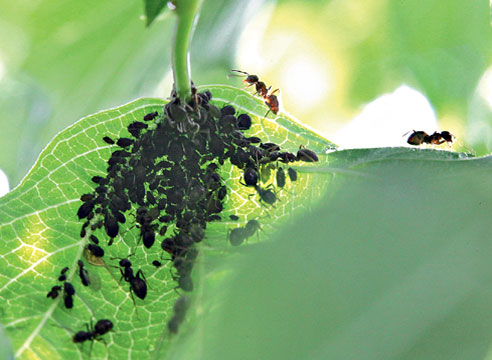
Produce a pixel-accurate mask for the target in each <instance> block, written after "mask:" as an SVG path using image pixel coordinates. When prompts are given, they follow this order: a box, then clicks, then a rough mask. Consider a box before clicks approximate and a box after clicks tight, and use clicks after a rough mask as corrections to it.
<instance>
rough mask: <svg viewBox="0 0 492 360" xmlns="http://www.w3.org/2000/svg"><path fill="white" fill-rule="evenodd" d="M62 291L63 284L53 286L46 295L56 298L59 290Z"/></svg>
mask: <svg viewBox="0 0 492 360" xmlns="http://www.w3.org/2000/svg"><path fill="white" fill-rule="evenodd" d="M60 291H61V286H53V287H52V288H51V290H50V291H49V292H48V294H46V297H48V298H52V299H56V298H57V297H58V294H59V292H60Z"/></svg>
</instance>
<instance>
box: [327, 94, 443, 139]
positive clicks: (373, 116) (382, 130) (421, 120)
mask: <svg viewBox="0 0 492 360" xmlns="http://www.w3.org/2000/svg"><path fill="white" fill-rule="evenodd" d="M412 130H423V131H425V132H427V133H429V134H430V133H432V132H434V131H437V130H438V127H437V120H436V115H435V113H434V110H433V109H432V106H431V104H430V103H429V101H428V100H427V98H426V97H425V96H424V95H423V94H422V93H420V92H419V91H417V90H415V89H412V88H411V87H409V86H407V85H402V86H400V87H399V88H398V89H396V90H395V91H394V92H392V93H390V94H384V95H381V96H380V97H378V98H377V99H375V100H374V101H372V102H370V103H369V104H367V105H366V106H365V107H364V109H363V110H362V112H361V113H360V115H358V116H356V117H355V118H354V119H353V120H352V121H351V122H350V123H348V124H347V125H346V126H345V127H343V128H342V129H341V130H340V131H338V132H337V133H334V134H331V139H332V140H333V141H334V142H335V143H336V144H338V145H340V146H341V147H342V148H361V147H380V146H403V145H407V144H406V139H407V137H408V136H409V135H405V136H403V135H404V134H405V133H407V132H409V131H412Z"/></svg>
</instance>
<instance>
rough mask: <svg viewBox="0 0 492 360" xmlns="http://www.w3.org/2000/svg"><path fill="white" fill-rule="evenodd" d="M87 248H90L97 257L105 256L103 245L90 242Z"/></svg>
mask: <svg viewBox="0 0 492 360" xmlns="http://www.w3.org/2000/svg"><path fill="white" fill-rule="evenodd" d="M87 249H89V251H90V252H91V254H92V255H94V256H95V257H98V258H101V257H103V256H104V250H103V249H102V247H100V246H98V245H94V244H89V245H87Z"/></svg>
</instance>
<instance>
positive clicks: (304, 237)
mask: <svg viewBox="0 0 492 360" xmlns="http://www.w3.org/2000/svg"><path fill="white" fill-rule="evenodd" d="M392 152H393V153H394V156H392V155H391V153H392ZM457 155H458V154H454V153H448V152H444V151H429V150H413V149H401V148H395V149H374V150H372V149H361V150H346V151H339V152H334V153H332V154H330V155H329V156H328V160H327V163H328V164H330V165H331V164H335V165H336V168H341V167H342V165H343V164H344V163H346V162H347V160H350V159H352V160H356V159H357V158H361V157H365V159H366V161H352V166H348V167H347V168H346V170H351V171H353V172H357V173H359V176H353V174H350V173H347V172H345V173H341V172H335V171H331V172H330V173H328V172H327V171H320V172H318V173H316V176H318V177H320V178H323V179H324V181H325V184H326V186H327V188H328V190H327V192H326V194H325V196H324V197H323V199H321V201H320V202H319V204H318V206H316V207H315V208H314V209H313V210H312V211H309V212H306V213H304V214H301V215H298V216H296V217H295V219H293V220H294V221H293V222H292V224H289V225H286V226H284V227H283V228H282V229H280V230H279V231H278V233H276V234H275V236H274V241H272V242H263V243H261V244H258V245H256V246H254V247H249V248H242V249H241V250H243V251H242V256H241V257H239V258H234V259H232V260H233V261H228V262H226V263H222V266H221V265H219V264H220V261H219V259H217V265H216V266H217V269H216V272H215V276H209V279H210V280H209V281H207V282H205V283H204V287H203V289H202V304H203V309H201V312H200V314H199V315H197V317H198V319H197V320H195V321H194V322H193V323H190V324H188V326H187V330H188V332H189V333H188V334H187V336H186V337H183V338H182V339H180V341H179V342H177V343H176V345H175V347H174V348H173V351H172V354H173V356H172V357H171V358H173V359H188V360H189V359H198V358H200V359H256V358H263V359H315V358H316V359H318V358H319V359H348V358H350V359H378V360H381V359H400V360H405V359H446V360H448V359H483V358H484V357H485V355H486V354H487V353H489V354H490V348H491V345H492V338H491V337H490V333H491V331H492V305H491V304H492V281H491V279H492V265H491V262H490V254H491V251H492V242H491V239H490V221H489V217H490V209H491V204H492V177H491V176H490V175H491V173H492V157H484V158H476V159H474V158H469V159H459V158H458V156H457ZM328 167H329V166H328ZM311 171H312V172H314V169H311ZM361 174H362V175H361ZM301 176H302V173H301ZM224 273H228V276H226V280H225V281H224V280H223V279H221V278H223V277H224V276H223V274H224ZM217 293H220V294H222V296H220V297H217V296H216V294H217ZM198 349H199V351H198Z"/></svg>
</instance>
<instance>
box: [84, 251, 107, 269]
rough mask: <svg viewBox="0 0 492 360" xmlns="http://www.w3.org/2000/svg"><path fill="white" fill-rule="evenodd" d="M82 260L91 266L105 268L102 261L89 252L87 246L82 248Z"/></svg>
mask: <svg viewBox="0 0 492 360" xmlns="http://www.w3.org/2000/svg"><path fill="white" fill-rule="evenodd" d="M84 258H85V259H86V260H87V262H88V263H89V264H91V265H94V266H104V267H107V265H106V264H105V263H104V260H103V259H102V258H101V257H97V256H95V255H94V254H93V253H92V251H91V250H89V246H86V247H85V248H84Z"/></svg>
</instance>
